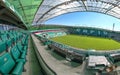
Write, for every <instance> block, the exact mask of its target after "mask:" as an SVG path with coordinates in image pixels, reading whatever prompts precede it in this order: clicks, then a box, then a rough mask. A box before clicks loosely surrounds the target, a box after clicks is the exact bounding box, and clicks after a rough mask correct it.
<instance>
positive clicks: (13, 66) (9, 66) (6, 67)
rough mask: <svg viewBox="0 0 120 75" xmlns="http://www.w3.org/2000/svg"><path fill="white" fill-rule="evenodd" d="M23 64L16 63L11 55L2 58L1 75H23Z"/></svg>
mask: <svg viewBox="0 0 120 75" xmlns="http://www.w3.org/2000/svg"><path fill="white" fill-rule="evenodd" d="M22 71H23V63H22V62H18V63H15V62H14V60H13V59H12V57H11V56H10V54H9V53H5V54H4V55H2V56H0V73H1V74H2V75H21V74H22Z"/></svg>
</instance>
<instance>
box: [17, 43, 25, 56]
mask: <svg viewBox="0 0 120 75" xmlns="http://www.w3.org/2000/svg"><path fill="white" fill-rule="evenodd" d="M17 48H18V50H19V51H20V52H21V53H25V54H27V46H22V44H21V42H18V43H17Z"/></svg>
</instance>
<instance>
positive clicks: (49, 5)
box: [33, 0, 120, 24]
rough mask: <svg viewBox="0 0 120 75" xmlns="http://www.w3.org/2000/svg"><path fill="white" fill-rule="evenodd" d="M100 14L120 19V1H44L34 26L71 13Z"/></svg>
mask: <svg viewBox="0 0 120 75" xmlns="http://www.w3.org/2000/svg"><path fill="white" fill-rule="evenodd" d="M78 11H79V12H86V11H87V12H98V13H103V14H107V15H111V16H114V17H116V18H119V19H120V0H44V1H43V2H42V4H41V6H40V7H39V9H38V12H37V13H36V15H35V18H34V21H33V24H40V23H44V22H45V21H47V20H49V19H51V18H54V17H56V16H59V15H62V14H66V13H70V12H78Z"/></svg>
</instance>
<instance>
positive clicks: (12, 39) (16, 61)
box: [0, 30, 29, 75]
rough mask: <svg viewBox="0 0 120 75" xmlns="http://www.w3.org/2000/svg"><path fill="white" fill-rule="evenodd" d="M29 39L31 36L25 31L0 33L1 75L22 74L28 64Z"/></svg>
mask: <svg viewBox="0 0 120 75" xmlns="http://www.w3.org/2000/svg"><path fill="white" fill-rule="evenodd" d="M28 38H29V34H27V33H26V32H24V31H17V30H8V31H0V39H1V40H0V41H1V42H0V74H2V75H9V74H10V75H21V74H22V71H23V68H24V64H25V62H26V52H27V45H28ZM21 40H23V41H21ZM22 44H23V45H24V46H23V45H22ZM17 45H19V46H18V47H17ZM19 47H21V48H19Z"/></svg>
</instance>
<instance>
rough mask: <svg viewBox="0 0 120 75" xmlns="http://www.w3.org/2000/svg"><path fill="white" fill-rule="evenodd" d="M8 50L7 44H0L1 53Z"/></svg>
mask: <svg viewBox="0 0 120 75" xmlns="http://www.w3.org/2000/svg"><path fill="white" fill-rule="evenodd" d="M4 50H6V43H5V42H0V53H1V52H3V51H4Z"/></svg>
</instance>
